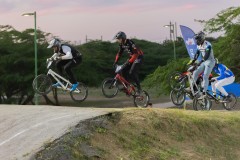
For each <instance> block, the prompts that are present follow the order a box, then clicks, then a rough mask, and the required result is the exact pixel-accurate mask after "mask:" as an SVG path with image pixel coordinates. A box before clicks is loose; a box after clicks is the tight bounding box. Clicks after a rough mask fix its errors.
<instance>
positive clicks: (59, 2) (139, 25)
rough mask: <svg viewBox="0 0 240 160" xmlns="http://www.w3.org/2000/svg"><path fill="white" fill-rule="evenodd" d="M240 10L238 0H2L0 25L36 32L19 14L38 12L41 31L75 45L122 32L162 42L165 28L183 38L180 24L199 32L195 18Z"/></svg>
mask: <svg viewBox="0 0 240 160" xmlns="http://www.w3.org/2000/svg"><path fill="white" fill-rule="evenodd" d="M238 6H240V1H239V0H198V1H193V0H0V25H11V26H13V27H14V28H15V29H16V30H19V31H23V30H25V29H28V28H33V27H34V18H33V17H24V16H21V15H22V14H23V13H29V12H34V11H36V13H37V28H38V29H41V30H42V31H44V32H48V33H52V34H53V35H54V36H57V37H59V38H61V39H63V40H66V41H71V42H73V43H78V44H79V43H85V41H86V36H87V37H88V39H101V36H102V39H103V40H106V41H111V40H112V38H113V36H114V35H115V34H116V33H117V32H118V31H124V32H125V33H126V34H127V36H128V37H130V38H133V37H136V38H138V39H145V40H149V41H154V42H162V41H164V40H166V39H169V38H170V37H169V28H166V27H163V26H164V25H169V23H170V21H171V22H172V23H174V24H175V23H176V24H177V36H181V33H180V30H179V25H185V26H188V27H190V28H191V29H192V30H193V31H194V32H198V31H200V30H202V29H203V25H202V24H200V23H199V22H195V21H194V19H198V20H208V19H210V18H213V17H215V16H216V14H217V13H219V12H220V11H222V10H224V9H227V8H228V7H238ZM210 36H216V35H210Z"/></svg>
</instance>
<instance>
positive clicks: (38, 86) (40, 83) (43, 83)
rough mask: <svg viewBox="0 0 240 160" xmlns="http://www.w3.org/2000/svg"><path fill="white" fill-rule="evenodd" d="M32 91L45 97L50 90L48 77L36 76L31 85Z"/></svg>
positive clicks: (50, 82) (50, 81)
mask: <svg viewBox="0 0 240 160" xmlns="http://www.w3.org/2000/svg"><path fill="white" fill-rule="evenodd" d="M32 86H33V90H34V91H35V92H36V93H37V94H40V95H46V94H48V93H49V92H51V90H52V80H51V78H50V77H49V76H48V75H45V74H40V75H38V76H37V77H36V78H35V79H34V80H33V83H32Z"/></svg>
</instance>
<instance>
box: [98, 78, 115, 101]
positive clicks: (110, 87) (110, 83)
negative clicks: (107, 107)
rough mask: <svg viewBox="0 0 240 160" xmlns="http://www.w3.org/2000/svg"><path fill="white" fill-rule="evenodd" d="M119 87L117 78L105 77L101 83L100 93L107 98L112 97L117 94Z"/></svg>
mask: <svg viewBox="0 0 240 160" xmlns="http://www.w3.org/2000/svg"><path fill="white" fill-rule="evenodd" d="M118 91H119V88H118V83H117V80H116V79H114V78H106V79H105V80H103V83H102V93H103V95H104V96H105V97H107V98H113V97H115V96H116V95H117V94H118Z"/></svg>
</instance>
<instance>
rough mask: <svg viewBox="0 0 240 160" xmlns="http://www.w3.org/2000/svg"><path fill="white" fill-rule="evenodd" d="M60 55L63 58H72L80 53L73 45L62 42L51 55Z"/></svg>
mask: <svg viewBox="0 0 240 160" xmlns="http://www.w3.org/2000/svg"><path fill="white" fill-rule="evenodd" d="M60 55H63V56H61V57H62V59H63V60H66V59H73V58H76V57H78V56H81V54H80V53H79V52H78V51H77V50H76V49H75V48H74V47H72V46H70V45H68V44H62V45H61V46H60V49H59V52H58V53H54V55H53V56H52V57H55V56H60Z"/></svg>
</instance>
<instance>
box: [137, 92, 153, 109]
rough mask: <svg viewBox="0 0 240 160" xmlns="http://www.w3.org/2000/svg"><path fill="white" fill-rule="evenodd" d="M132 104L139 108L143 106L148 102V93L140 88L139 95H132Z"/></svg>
mask: <svg viewBox="0 0 240 160" xmlns="http://www.w3.org/2000/svg"><path fill="white" fill-rule="evenodd" d="M133 101H134V105H135V106H136V107H139V108H145V107H147V106H148V104H149V102H150V97H149V94H148V93H147V92H146V91H144V90H142V91H141V92H140V95H139V96H133Z"/></svg>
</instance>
